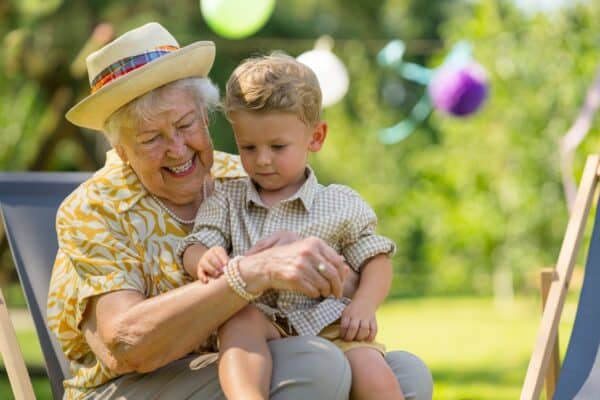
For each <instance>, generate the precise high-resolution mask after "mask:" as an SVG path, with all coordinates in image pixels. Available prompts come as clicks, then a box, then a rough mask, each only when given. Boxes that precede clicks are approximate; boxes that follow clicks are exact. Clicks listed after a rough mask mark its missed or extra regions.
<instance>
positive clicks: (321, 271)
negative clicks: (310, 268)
mask: <svg viewBox="0 0 600 400" xmlns="http://www.w3.org/2000/svg"><path fill="white" fill-rule="evenodd" d="M326 269H327V267H326V266H325V264H323V263H319V265H317V271H319V272H320V273H323V272H325V270H326Z"/></svg>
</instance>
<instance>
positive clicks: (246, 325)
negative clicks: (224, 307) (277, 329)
mask: <svg viewBox="0 0 600 400" xmlns="http://www.w3.org/2000/svg"><path fill="white" fill-rule="evenodd" d="M268 324H270V321H269V319H268V318H267V317H266V316H265V315H264V314H263V313H262V312H261V311H260V310H259V309H258V308H256V307H254V306H253V305H251V304H250V305H247V306H246V307H244V308H242V309H241V310H240V311H238V312H237V313H236V314H235V315H233V316H232V317H231V318H229V319H228V320H227V321H225V323H223V325H221V327H220V328H219V334H222V333H223V332H227V331H230V330H235V331H238V332H248V333H250V332H258V331H260V332H263V331H265V330H266V327H267V325H268ZM273 329H274V328H273Z"/></svg>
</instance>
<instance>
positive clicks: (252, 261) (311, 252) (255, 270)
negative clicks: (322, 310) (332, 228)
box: [239, 237, 348, 298]
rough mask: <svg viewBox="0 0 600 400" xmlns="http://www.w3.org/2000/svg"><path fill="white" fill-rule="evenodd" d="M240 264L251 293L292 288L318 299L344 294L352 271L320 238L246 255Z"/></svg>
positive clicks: (311, 238)
mask: <svg viewBox="0 0 600 400" xmlns="http://www.w3.org/2000/svg"><path fill="white" fill-rule="evenodd" d="M239 267H240V274H241V275H242V279H244V281H245V282H246V284H247V286H246V290H248V291H249V292H251V293H260V292H262V291H264V290H266V289H276V290H289V291H295V292H300V293H302V294H304V295H306V296H309V297H315V298H316V297H320V296H322V297H327V296H330V295H333V296H335V297H341V295H342V287H343V282H344V280H345V278H346V275H347V274H348V267H347V266H346V263H345V262H344V258H343V257H342V256H340V255H339V254H338V253H337V252H336V251H335V250H333V249H332V248H331V247H329V245H327V243H325V242H324V241H323V240H321V239H319V238H316V237H309V238H306V239H302V240H299V241H296V242H294V243H291V244H288V245H283V246H277V247H273V248H270V249H268V250H265V251H262V252H260V253H257V254H254V255H250V256H247V257H244V258H243V259H241V260H240V263H239Z"/></svg>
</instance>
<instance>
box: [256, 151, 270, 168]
mask: <svg viewBox="0 0 600 400" xmlns="http://www.w3.org/2000/svg"><path fill="white" fill-rule="evenodd" d="M256 163H257V164H258V165H269V164H270V163H271V156H270V155H269V153H268V152H266V151H261V152H259V153H258V157H256Z"/></svg>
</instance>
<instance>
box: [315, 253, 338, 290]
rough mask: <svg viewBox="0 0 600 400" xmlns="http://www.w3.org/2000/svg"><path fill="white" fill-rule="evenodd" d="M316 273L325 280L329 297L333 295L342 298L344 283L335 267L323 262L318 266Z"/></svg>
mask: <svg viewBox="0 0 600 400" xmlns="http://www.w3.org/2000/svg"><path fill="white" fill-rule="evenodd" d="M316 271H317V272H318V273H319V275H320V276H321V277H322V278H323V279H324V281H325V283H326V286H327V288H326V289H327V292H328V294H327V296H329V295H333V296H335V297H338V298H339V297H341V295H342V289H343V283H342V281H341V280H340V277H339V275H338V274H337V271H336V270H335V268H334V267H332V266H330V265H329V264H328V263H327V262H325V261H322V262H319V263H318V264H317V267H316Z"/></svg>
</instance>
